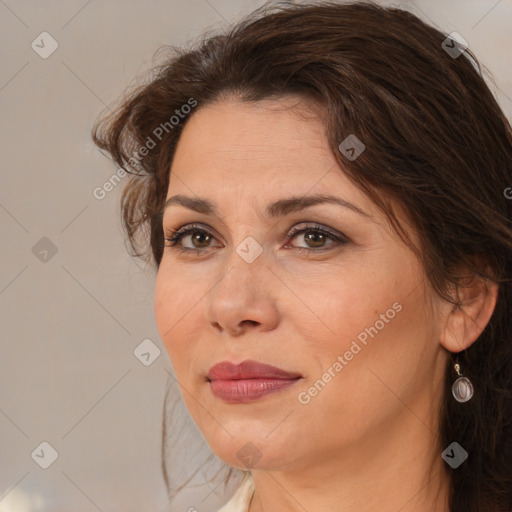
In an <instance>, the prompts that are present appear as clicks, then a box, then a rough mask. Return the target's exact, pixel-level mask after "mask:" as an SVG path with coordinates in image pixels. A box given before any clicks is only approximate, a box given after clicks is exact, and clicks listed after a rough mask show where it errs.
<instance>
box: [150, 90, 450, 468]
mask: <svg viewBox="0 0 512 512" xmlns="http://www.w3.org/2000/svg"><path fill="white" fill-rule="evenodd" d="M355 135H356V136H357V134H355ZM340 142H341V141H340ZM363 142H364V141H363ZM177 195H180V196H186V197H187V198H190V200H194V201H198V200H201V201H208V203H210V204H211V205H212V209H215V212H216V214H213V213H211V212H208V211H207V208H205V207H204V205H203V206H200V205H199V204H197V205H196V206H197V211H196V210H195V209H192V208H189V207H185V206H184V205H182V204H179V203H178V202H173V204H170V205H169V206H168V207H167V209H166V211H165V215H164V218H163V228H164V233H165V236H166V237H167V238H171V237H172V235H173V233H174V232H175V231H176V230H177V229H179V228H181V227H186V226H190V225H191V224H194V231H192V232H191V233H188V234H185V235H184V236H183V237H182V238H181V240H179V241H178V242H176V245H175V246H174V247H171V246H170V243H169V242H167V241H166V245H167V247H166V248H165V250H164V255H163V258H162V261H161V264H160V268H159V271H158V275H157V279H156V289H155V315H156V321H157V326H158V331H159V334H160V336H161V339H162V340H163V343H164V345H165V347H166V349H167V351H168V354H169V357H170V359H171V362H172V365H173V367H174V370H175V373H176V377H177V379H178V381H179V383H180V385H181V390H182V396H183V399H184V401H185V403H186V406H187V408H188V410H189V412H190V414H191V415H192V417H193V419H194V421H195V422H196V424H197V425H198V427H199V429H200V430H201V432H202V433H203V435H204V437H205V439H206V440H207V442H208V443H209V445H210V447H211V448H212V450H213V451H214V452H215V453H216V454H217V455H218V456H219V457H220V458H222V459H223V460H225V461H226V462H228V463H229V464H231V465H232V466H235V467H239V468H247V467H251V466H253V465H254V466H255V467H256V468H265V469H276V468H289V469H291V468H302V467H308V466H310V465H311V464H314V463H317V462H321V461H322V460H329V459H336V460H338V461H339V460H340V456H344V457H345V460H346V458H347V457H349V456H352V455H353V456H354V457H356V456H358V457H361V456H364V453H365V450H366V451H371V450H375V449H378V447H379V446H381V445H382V441H383V440H384V439H388V438H390V436H393V435H394V436H398V437H397V439H399V438H400V436H401V439H406V438H407V439H409V440H410V441H411V442H413V441H414V438H415V437H422V436H423V438H424V437H425V436H432V435H433V434H432V432H435V431H436V421H437V416H438V409H437V407H438V404H439V403H440V400H441V388H442V386H441V383H442V381H443V378H444V369H445V364H444V363H446V352H445V351H444V350H443V349H442V348H441V346H440V344H439V337H440V324H441V320H440V308H439V307H438V305H439V304H440V300H441V299H439V298H438V297H437V296H436V295H435V294H434V293H433V292H432V291H431V289H430V286H429V284H428V281H427V280H426V277H425V273H424V270H423V268H422V266H421V265H420V263H419V262H418V261H417V259H416V258H415V256H414V255H413V253H412V252H411V251H410V249H408V248H407V247H406V246H405V245H404V244H403V242H401V241H400V239H399V238H398V237H397V235H396V234H395V233H394V232H393V230H392V229H391V227H390V226H389V224H388V222H387V221H386V217H385V215H384V214H383V213H382V212H380V211H379V210H378V209H377V208H376V206H375V205H374V204H373V203H372V202H371V201H370V200H369V199H368V198H367V197H366V196H365V195H364V194H363V193H362V192H361V191H360V190H359V189H358V188H357V187H356V186H355V185H354V184H352V183H351V182H350V181H349V180H348V179H347V178H346V177H345V175H344V174H343V171H342V169H340V167H339V165H338V163H337V160H336V159H335V157H334V155H333V154H332V153H331V152H330V150H329V148H328V145H327V139H326V135H325V132H324V127H323V124H322V123H321V121H320V120H319V119H318V118H317V117H316V116H315V115H314V114H313V113H312V112H310V111H309V113H308V111H307V110H306V109H305V106H304V104H301V103H300V102H299V100H298V99H297V98H293V97H288V98H282V99H280V100H279V101H276V100H274V101H271V100H265V101H259V102H255V103H243V102H241V101H238V100H236V99H226V100H223V101H219V102H217V103H215V104H213V105H209V106H206V107H203V108H201V109H199V110H198V111H197V112H196V113H194V114H193V115H192V117H191V118H190V120H189V121H188V123H187V124H186V126H185V128H184V131H183V133H182V136H181V138H180V141H179V144H178V148H177V151H176V154H175V158H174V160H173V163H172V166H171V172H170V183H169V189H168V192H167V198H168V199H169V198H171V197H173V196H177ZM320 195H323V196H333V197H335V198H337V199H338V200H339V201H340V203H344V204H345V205H343V204H339V203H335V202H318V203H316V204H313V205H309V206H307V207H305V208H300V206H301V204H300V203H295V202H288V200H290V199H291V198H297V199H304V200H306V199H307V198H310V197H313V196H320ZM282 201H284V203H282V204H281V207H278V206H274V207H271V206H272V205H273V204H275V203H279V202H282ZM189 206H190V207H192V206H193V205H192V204H191V203H189ZM402 219H403V217H402ZM303 229H305V231H302V232H301V230H303ZM198 230H201V231H198ZM292 230H295V231H296V233H293V232H292ZM409 233H410V235H411V237H412V239H413V241H414V242H417V237H416V235H415V233H414V232H413V231H412V228H410V227H409ZM244 361H255V362H259V363H262V364H266V365H272V366H273V367H277V368H279V369H281V370H283V371H284V372H288V373H286V374H285V373H279V372H278V373H275V372H274V373H273V372H269V371H268V369H264V368H263V369H261V368H258V367H257V366H256V367H254V366H251V365H247V366H245V367H244V366H243V367H240V368H231V369H232V370H233V372H231V373H229V372H228V373H226V372H225V371H224V373H223V372H222V370H223V369H224V370H225V369H226V368H225V367H223V365H221V367H220V370H221V371H218V372H215V371H211V372H210V369H211V368H212V367H213V366H214V365H217V364H218V363H221V362H230V363H232V364H233V365H238V364H239V363H242V362H244ZM228 369H229V368H228ZM257 370H259V372H258V371H257ZM251 371H252V373H251ZM237 372H238V373H237ZM244 372H245V373H244ZM244 377H245V378H244ZM210 379H212V380H210ZM237 380H238V382H237ZM270 391H273V392H270ZM342 459H343V457H342Z"/></svg>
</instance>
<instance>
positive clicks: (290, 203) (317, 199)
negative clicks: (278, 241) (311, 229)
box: [163, 194, 371, 218]
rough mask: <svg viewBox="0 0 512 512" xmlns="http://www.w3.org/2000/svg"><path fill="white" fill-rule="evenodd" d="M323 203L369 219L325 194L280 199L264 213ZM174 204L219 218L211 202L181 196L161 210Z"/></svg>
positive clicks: (274, 215)
mask: <svg viewBox="0 0 512 512" xmlns="http://www.w3.org/2000/svg"><path fill="white" fill-rule="evenodd" d="M323 203H329V204H337V205H339V206H343V207H344V208H348V209H350V210H352V211H354V212H356V213H358V214H360V215H363V216H364V217H368V218H370V217H371V216H370V215H368V214H367V213H366V212H364V211H363V210H361V209H360V208H359V207H357V206H355V205H353V204H352V203H349V202H348V201H345V200H344V199H341V197H336V196H331V195H325V194H317V195H312V196H293V197H289V198H286V199H280V200H278V201H276V202H274V203H272V204H270V205H268V206H267V208H266V211H265V213H266V215H267V217H269V218H277V217H284V216H285V215H288V214H290V213H293V212H297V211H300V210H303V209H305V208H309V207H310V206H314V205H317V204H323ZM174 204H178V205H181V206H183V207H185V208H188V209H189V210H193V211H195V212H198V213H203V214H205V215H214V216H219V213H218V210H217V207H216V206H215V204H214V203H212V202H211V201H208V200H207V199H202V198H195V197H188V196H184V195H182V194H178V195H176V196H172V197H170V198H169V199H167V201H165V204H164V207H163V210H166V209H167V208H168V207H169V206H171V205H174Z"/></svg>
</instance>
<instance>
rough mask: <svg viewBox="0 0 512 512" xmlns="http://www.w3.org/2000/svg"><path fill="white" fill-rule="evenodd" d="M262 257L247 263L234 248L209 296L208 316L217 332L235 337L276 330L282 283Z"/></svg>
mask: <svg viewBox="0 0 512 512" xmlns="http://www.w3.org/2000/svg"><path fill="white" fill-rule="evenodd" d="M263 256H264V254H261V255H260V256H259V257H258V258H257V259H256V260H254V261H252V262H251V263H248V262H247V261H245V260H244V259H243V258H242V257H241V256H240V255H239V254H238V253H237V252H236V251H235V249H233V254H232V255H231V257H230V258H229V260H228V261H227V262H226V267H225V268H226V270H225V271H224V272H223V275H222V276H221V277H220V278H218V279H217V284H216V285H214V286H213V288H212V290H211V292H210V295H209V304H208V311H207V316H208V321H209V323H210V325H212V326H213V327H214V329H216V330H218V331H219V332H226V333H229V334H231V335H232V336H240V335H242V334H243V333H245V332H246V331H248V330H250V329H256V330H258V331H268V330H272V329H275V327H276V325H277V323H278V318H279V311H278V309H277V299H276V297H277V293H276V292H277V287H278V286H279V281H278V280H277V279H276V278H275V276H274V274H273V273H272V272H271V271H270V269H269V268H268V266H267V263H266V261H265V258H264V257H263ZM281 286H282V283H281Z"/></svg>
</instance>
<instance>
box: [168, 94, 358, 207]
mask: <svg viewBox="0 0 512 512" xmlns="http://www.w3.org/2000/svg"><path fill="white" fill-rule="evenodd" d="M315 108H316V110H315ZM335 184H336V185H335ZM187 185H188V186H189V187H191V188H193V189H194V191H195V189H196V188H198V189H201V190H206V189H207V188H210V189H211V187H212V186H215V187H225V186H229V187H230V188H233V187H239V188H240V189H241V188H242V187H246V188H250V189H251V192H252V193H254V192H255V190H254V188H253V187H255V186H256V187H258V189H257V190H258V192H259V193H261V192H263V190H265V191H268V190H269V188H274V189H279V188H282V187H285V188H286V189H287V190H290V189H295V190H296V192H297V193H301V192H302V193H304V194H305V193H307V192H308V190H310V189H312V188H313V187H314V188H315V192H319V193H328V192H330V191H331V192H332V188H333V186H336V187H337V188H338V187H340V186H341V187H342V188H344V189H354V190H352V192H353V193H354V194H356V195H358V196H360V197H361V200H363V197H365V196H364V194H363V193H362V192H361V191H358V190H356V187H355V186H354V185H353V184H352V183H350V182H349V180H348V178H347V177H346V176H345V175H344V173H343V172H342V170H341V168H340V166H339V162H338V161H337V159H336V158H335V156H334V155H333V153H332V151H331V149H330V148H329V145H328V141H327V137H326V134H325V127H324V124H323V122H322V120H321V116H320V113H319V112H318V107H316V106H315V105H314V104H313V103H306V102H305V101H304V100H302V99H301V98H297V97H283V98H279V99H268V100H261V101H258V102H244V101H241V100H239V99H236V98H229V99H225V100H222V101H218V102H216V103H213V104H209V105H207V106H204V107H201V108H199V109H198V110H197V111H196V112H195V113H194V114H193V115H192V116H191V118H190V119H189V120H188V122H187V124H186V125H185V127H184V130H183V132H182V135H181V138H180V140H179V143H178V146H177V149H176V153H175V155H174V159H173V162H172V166H171V174H170V184H169V187H170V188H172V189H173V190H178V189H179V190H180V191H181V190H183V189H185V188H187Z"/></svg>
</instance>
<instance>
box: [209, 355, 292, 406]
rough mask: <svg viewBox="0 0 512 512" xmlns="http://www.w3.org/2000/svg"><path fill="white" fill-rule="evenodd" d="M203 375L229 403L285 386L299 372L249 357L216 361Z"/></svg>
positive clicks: (251, 398) (213, 390) (212, 388)
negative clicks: (237, 362) (238, 362)
mask: <svg viewBox="0 0 512 512" xmlns="http://www.w3.org/2000/svg"><path fill="white" fill-rule="evenodd" d="M206 378H207V380H208V381H209V382H210V387H211V390H212V392H213V394H214V395H215V396H216V397H218V398H220V399H222V400H224V401H225V402H229V403H247V402H252V401H254V400H258V399H260V398H262V397H264V396H266V395H268V394H270V393H275V392H277V391H282V390H284V389H286V388H287V387H289V386H291V385H293V384H294V383H295V382H297V381H298V380H299V379H301V378H302V375H301V374H300V373H292V372H287V371H285V370H282V369H281V368H277V367H275V366H271V365H268V364H264V363H259V362H257V361H250V360H249V361H243V362H242V363H240V364H233V363H230V362H229V361H223V362H221V363H218V364H216V365H215V366H212V367H211V368H210V370H209V371H208V375H207V376H206Z"/></svg>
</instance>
